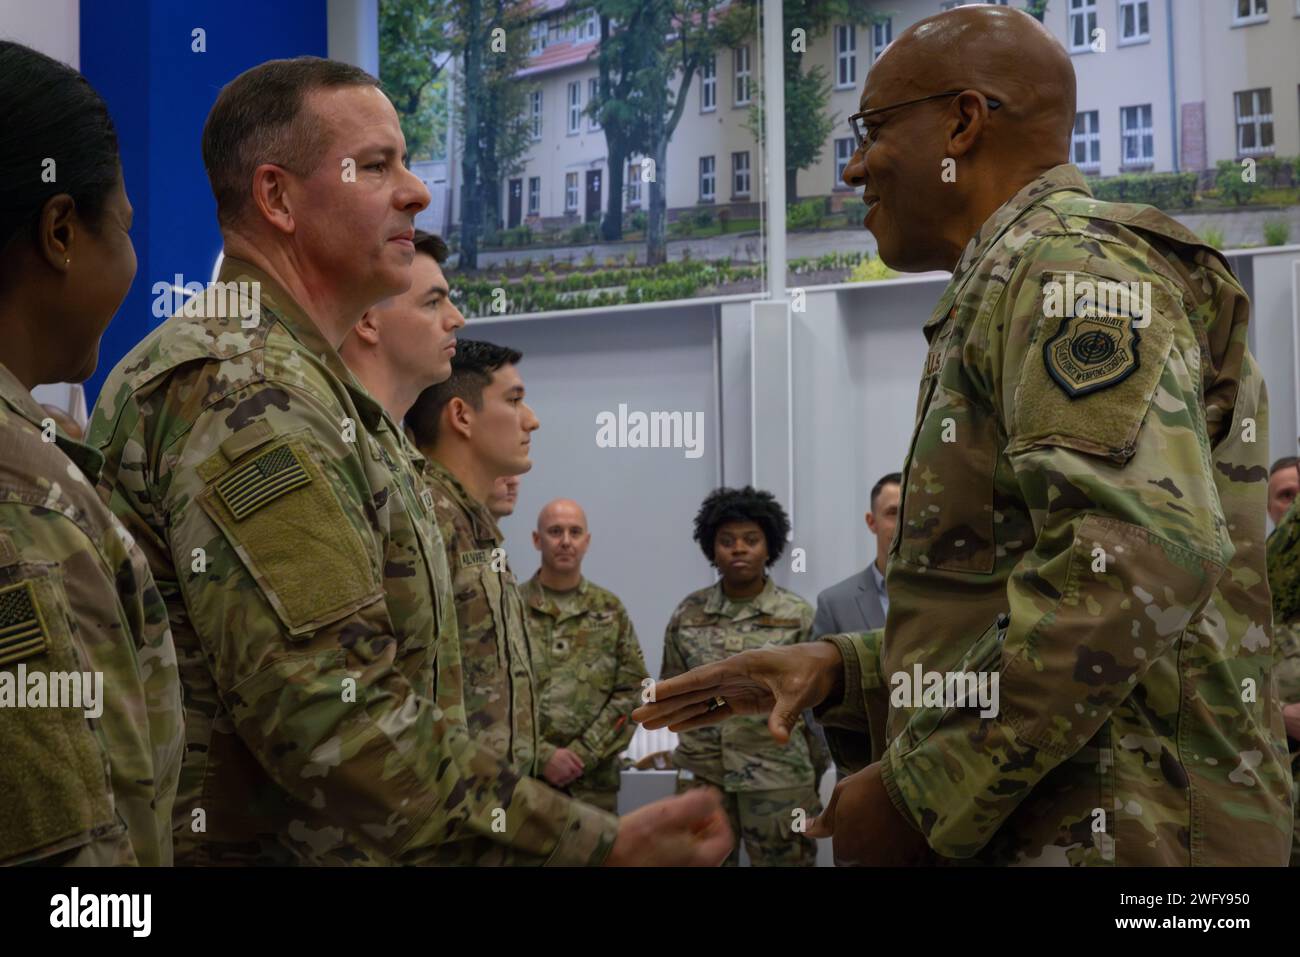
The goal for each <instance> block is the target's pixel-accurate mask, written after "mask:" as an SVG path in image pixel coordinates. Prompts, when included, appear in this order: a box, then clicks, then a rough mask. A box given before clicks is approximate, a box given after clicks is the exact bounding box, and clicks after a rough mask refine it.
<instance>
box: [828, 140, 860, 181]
mask: <svg viewBox="0 0 1300 957" xmlns="http://www.w3.org/2000/svg"><path fill="white" fill-rule="evenodd" d="M854 151H855V144H854V142H853V137H851V136H846V137H844V138H843V139H838V140H836V141H835V182H833V183H831V188H832V189H834V188H836V187H842V186H843V185H844V170H845V169H846V168H848V165H849V161H850V160H851V159H853V153H854Z"/></svg>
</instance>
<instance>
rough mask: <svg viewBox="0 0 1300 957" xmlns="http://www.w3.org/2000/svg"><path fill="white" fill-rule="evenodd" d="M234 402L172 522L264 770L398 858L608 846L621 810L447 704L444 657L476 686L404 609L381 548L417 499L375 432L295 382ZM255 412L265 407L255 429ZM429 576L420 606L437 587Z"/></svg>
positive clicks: (199, 627)
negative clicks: (477, 845) (575, 788)
mask: <svg viewBox="0 0 1300 957" xmlns="http://www.w3.org/2000/svg"><path fill="white" fill-rule="evenodd" d="M220 408H221V411H216V410H215V409H213V410H210V411H207V412H205V413H202V414H201V415H200V416H199V417H198V419H197V420H196V422H195V424H194V426H193V430H192V434H191V435H190V436H188V437H187V439H186V445H187V448H190V449H203V450H214V451H213V453H212V455H211V456H209V457H208V458H206V459H204V460H203V461H202V462H198V463H193V462H182V463H181V464H180V466H179V467H177V468H175V469H174V471H172V472H170V474H168V475H167V476H165V482H166V505H167V509H168V512H169V514H170V525H169V529H168V537H169V544H170V549H171V553H172V561H173V563H174V565H175V567H176V568H177V570H178V577H179V578H180V584H181V588H182V590H183V593H184V600H185V605H186V607H187V609H188V612H189V618H190V621H191V623H192V625H193V627H194V629H195V631H196V633H197V636H198V640H199V642H200V644H201V646H202V649H203V651H204V653H205V655H206V657H207V660H208V662H209V667H210V669H211V672H212V675H213V678H214V680H215V683H216V686H217V690H218V693H219V694H220V696H221V699H222V701H223V702H224V703H225V704H226V705H227V707H228V708H229V710H230V714H231V717H232V719H233V721H234V725H235V731H236V733H237V734H238V735H239V737H240V739H241V740H242V742H243V743H244V744H245V746H246V747H247V748H248V750H249V752H250V753H251V754H252V756H253V757H254V759H256V760H257V762H258V763H259V764H260V765H261V766H262V768H263V769H264V771H265V772H266V773H267V774H268V775H269V776H270V777H271V778H272V779H273V780H274V781H275V782H276V783H277V784H278V785H279V786H280V787H281V788H283V789H284V790H285V791H286V792H288V793H289V794H291V795H293V796H294V797H295V798H296V799H297V800H298V801H300V802H302V803H304V804H307V805H309V806H311V807H315V808H326V809H328V814H329V817H330V818H331V819H332V820H335V821H337V822H338V823H339V825H340V827H342V828H345V829H346V833H347V834H348V835H349V838H347V839H348V840H351V839H355V838H353V837H351V836H352V835H357V836H363V838H364V839H365V840H368V841H369V842H371V844H372V845H373V847H374V848H375V850H376V851H377V852H378V853H379V854H380V855H382V856H383V857H384V858H387V859H388V860H390V861H392V862H398V863H406V864H420V863H428V862H431V861H437V860H439V856H438V855H439V850H440V848H441V847H442V846H443V845H445V844H450V843H453V842H457V841H470V840H472V839H477V838H481V839H486V840H488V841H491V842H495V843H497V844H506V845H509V846H510V848H511V849H512V852H513V853H514V854H516V855H517V857H516V862H519V863H534V862H535V863H543V862H545V863H557V864H594V863H599V862H601V861H603V860H604V858H605V857H606V856H607V855H608V853H609V851H610V848H611V847H612V843H613V839H614V836H615V834H616V832H617V826H618V824H617V819H616V818H615V817H613V815H608V814H604V813H603V812H599V811H597V810H596V809H594V808H585V807H584V806H582V805H580V804H579V803H578V802H576V801H573V800H571V799H569V798H568V797H566V796H565V795H562V794H560V793H559V792H557V791H555V790H553V789H551V788H549V787H547V786H546V785H545V784H543V783H542V782H539V781H536V780H533V779H529V778H520V777H518V776H517V775H515V774H514V773H513V772H512V771H511V770H510V769H509V768H508V767H507V766H506V765H504V763H503V762H502V761H501V760H500V759H498V758H497V757H496V756H495V755H493V754H491V753H490V752H489V751H487V750H486V749H485V748H483V747H481V746H480V745H478V744H477V743H476V742H475V741H474V740H473V739H472V738H471V737H470V735H469V733H468V730H467V727H466V723H465V722H466V718H465V714H464V708H463V699H462V701H461V702H460V703H459V704H455V705H452V704H447V705H446V706H447V708H450V710H444V708H443V707H439V702H438V701H437V700H435V697H434V688H433V681H432V680H431V677H432V673H431V668H432V665H433V661H434V659H435V656H436V661H437V669H438V674H439V677H440V679H441V682H440V683H445V682H446V681H449V680H453V679H452V677H451V673H452V671H453V670H454V672H455V675H454V680H457V681H458V680H459V669H460V660H459V653H458V648H459V640H458V637H457V636H456V635H455V634H454V633H453V634H451V635H450V636H448V635H445V634H444V635H439V634H438V633H437V629H434V628H423V629H411V630H408V628H407V625H408V623H407V622H405V621H393V620H392V618H391V616H390V610H391V609H392V608H398V607H401V604H400V598H401V596H400V595H396V594H389V595H388V596H386V595H385V591H384V580H385V579H384V567H385V563H386V562H388V561H390V560H393V559H394V556H389V555H383V554H379V553H378V551H379V550H378V548H377V547H376V545H377V542H379V541H381V539H379V538H377V536H376V535H375V533H374V531H373V527H372V523H373V522H375V521H376V517H375V516H376V513H377V510H378V509H380V508H383V507H384V506H385V504H386V505H387V509H388V514H389V516H390V519H391V518H392V516H393V515H394V514H395V513H396V512H397V511H398V510H400V509H402V504H401V501H400V498H399V497H398V492H397V489H396V488H395V487H394V488H390V489H389V491H390V493H391V495H392V496H393V498H394V499H395V501H393V502H389V503H384V502H380V501H378V500H376V501H372V500H371V499H370V495H369V491H368V489H369V483H368V480H367V478H366V476H365V474H364V471H363V464H362V456H365V455H367V454H372V452H373V449H372V448H371V447H370V446H369V445H368V441H369V437H368V436H367V435H366V433H364V432H363V431H362V430H361V428H360V426H359V425H358V426H354V428H355V432H354V433H352V434H351V435H349V433H348V431H347V430H346V426H347V423H346V422H340V421H338V415H337V414H335V410H331V409H328V408H326V407H325V406H324V405H323V404H322V403H321V402H320V401H319V400H317V399H316V398H315V397H314V396H312V395H311V394H309V393H306V392H303V391H299V390H297V389H294V388H291V387H287V386H278V385H277V386H274V387H272V386H270V385H265V386H261V387H259V388H256V389H253V390H248V391H245V392H242V393H239V394H238V395H236V396H233V397H231V398H230V399H229V400H227V401H225V402H223V403H222V405H221V407H220ZM231 409H233V410H234V411H233V412H232V411H230V410H231ZM241 413H243V415H242V416H241ZM250 413H251V414H253V415H256V414H257V413H261V414H262V416H263V417H261V418H258V419H256V420H255V421H254V423H253V424H252V425H249V424H247V418H248V416H249V414H250ZM129 419H130V415H129V414H128V415H125V416H123V417H122V418H120V419H119V423H121V424H119V428H123V427H127V426H128V425H129ZM235 421H240V422H241V425H240V426H239V427H238V428H232V427H231V425H230V423H232V422H235ZM119 441H120V440H119ZM140 446H141V447H142V448H143V447H148V445H147V443H146V442H143V441H142V442H141V443H140ZM216 450H220V451H216ZM375 457H376V458H378V456H377V455H376V456H375ZM429 528H430V529H434V528H436V526H434V525H433V524H432V523H429ZM441 547H442V545H441V542H440V541H437V542H435V543H434V546H433V550H434V552H435V553H437V552H439V551H440V549H441ZM408 560H409V559H408ZM419 564H420V563H419V561H418V557H417V559H416V565H417V568H418V567H419ZM440 573H441V574H447V572H446V568H445V565H444V567H443V568H442V570H441V572H440ZM415 574H416V575H419V574H421V572H419V571H417V572H416V573H415ZM412 581H413V582H416V584H413V585H412V586H411V588H412V589H413V590H412V592H411V595H410V596H408V597H409V598H410V601H411V602H412V603H415V604H418V603H420V602H425V601H427V597H424V596H423V593H422V591H421V589H420V588H419V586H418V578H413V579H412ZM399 587H400V582H399ZM443 594H444V595H447V596H449V595H450V588H449V587H446V588H444V589H443ZM386 599H387V600H386ZM415 604H408V606H407V607H415ZM453 620H454V619H453ZM314 839H316V840H323V839H326V836H325V835H317V836H316V837H315V838H314ZM336 839H337V838H336Z"/></svg>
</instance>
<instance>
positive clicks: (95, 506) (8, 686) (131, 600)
mask: <svg viewBox="0 0 1300 957" xmlns="http://www.w3.org/2000/svg"><path fill="white" fill-rule="evenodd" d="M45 418H46V416H45V412H44V411H43V410H42V409H41V408H40V406H38V405H37V404H36V402H35V400H34V399H33V398H32V396H31V393H29V392H28V391H27V389H26V388H24V387H23V385H22V383H20V382H19V381H18V380H17V379H16V378H15V377H14V376H13V374H12V373H10V372H9V370H8V369H6V368H5V367H4V366H3V365H0V863H4V864H20V863H24V862H28V861H42V862H45V863H55V862H57V863H62V864H75V865H95V866H106V865H120V864H144V865H154V866H157V865H170V864H171V863H172V836H171V813H172V803H173V801H174V800H175V798H176V782H177V778H178V777H179V775H180V768H181V756H182V754H183V753H184V745H185V732H184V728H183V727H182V711H181V685H180V679H179V678H178V677H177V673H176V649H175V648H174V647H173V645H172V636H171V631H170V630H169V629H168V627H167V609H166V608H165V607H164V605H163V601H162V597H161V596H160V595H159V594H158V589H157V588H156V587H155V585H154V581H153V576H151V575H150V574H149V566H148V563H147V562H146V561H145V558H144V556H143V555H142V554H141V553H140V550H139V549H138V548H136V547H135V543H134V542H133V541H132V540H131V536H130V534H128V533H127V531H126V529H125V528H123V527H122V523H121V522H119V521H118V520H117V519H116V518H114V517H113V515H112V513H111V512H109V510H108V509H107V508H105V507H104V504H103V502H101V501H100V500H99V497H98V496H97V495H96V493H95V482H96V481H97V480H98V478H99V469H100V466H101V465H102V460H101V458H100V456H99V453H98V452H96V451H95V450H94V449H90V448H87V447H86V446H84V445H80V444H79V443H77V442H74V441H72V440H71V439H69V438H67V437H66V436H64V435H59V434H56V433H54V432H52V431H51V432H46V433H45V434H46V435H50V436H51V438H52V439H53V441H50V442H47V441H44V436H43V434H42V432H43V429H44V425H43V422H44V421H45ZM52 428H53V426H52V425H51V429H52ZM73 674H76V675H77V676H78V678H77V681H78V682H79V683H83V684H84V682H85V677H84V676H85V675H87V674H90V675H95V674H98V675H102V686H101V687H100V689H99V698H98V700H97V701H95V702H94V703H93V704H92V703H91V702H89V701H87V700H86V698H85V694H86V690H89V691H91V693H92V694H93V693H94V687H93V686H92V687H91V688H89V689H85V690H83V691H82V699H81V702H80V703H81V704H82V705H89V706H90V707H89V709H88V708H87V707H60V708H56V707H52V706H51V705H52V704H54V703H55V701H54V698H53V697H52V695H53V693H54V691H55V689H56V687H59V688H63V689H69V688H71V689H75V688H76V687H77V685H76V684H69V683H67V682H69V681H70V679H71V677H72V675H73ZM38 676H39V677H38ZM91 681H92V682H93V681H94V678H93V677H92V678H91ZM20 685H21V686H22V687H21V692H20V688H19V686H20ZM37 688H44V689H45V697H44V699H43V702H42V703H41V704H40V705H37V706H34V704H33V702H34V700H39V699H34V697H33V696H32V694H33V693H35V692H36V690H37ZM20 693H21V695H22V699H23V700H20V698H19V694H20ZM65 700H66V699H64V698H63V696H62V694H60V696H59V701H60V702H62V701H65ZM100 709H102V712H101V713H100V714H99V715H98V716H97V717H90V716H88V715H87V714H86V711H87V710H91V711H92V712H93V711H94V710H100Z"/></svg>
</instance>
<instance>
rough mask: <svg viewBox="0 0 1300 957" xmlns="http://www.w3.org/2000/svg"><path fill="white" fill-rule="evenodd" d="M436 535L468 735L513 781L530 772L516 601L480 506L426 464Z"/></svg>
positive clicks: (532, 740)
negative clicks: (451, 600)
mask: <svg viewBox="0 0 1300 957" xmlns="http://www.w3.org/2000/svg"><path fill="white" fill-rule="evenodd" d="M425 479H426V481H428V483H429V488H430V489H432V491H433V510H434V515H435V516H436V517H437V521H438V530H439V531H440V532H441V533H442V540H443V543H444V544H445V545H446V547H447V564H448V566H449V567H450V568H451V575H452V592H453V594H454V595H455V599H456V621H457V622H458V624H459V625H460V650H461V670H462V674H463V676H464V682H465V716H466V719H467V720H468V723H469V731H470V734H471V735H473V737H474V739H475V740H477V741H478V742H480V743H481V744H483V745H485V746H487V747H489V748H491V749H492V751H493V752H494V753H496V754H497V755H498V756H499V757H501V758H503V759H504V760H506V761H507V762H508V763H509V764H510V765H511V767H513V768H514V769H515V771H516V772H517V773H518V774H520V775H525V776H528V775H535V774H536V773H537V768H536V766H535V765H536V758H537V707H536V700H537V699H536V697H535V695H534V688H533V675H532V665H531V662H530V661H529V651H528V635H527V632H526V631H525V630H524V629H525V623H524V622H525V613H524V603H523V599H522V598H521V597H520V595H519V589H518V587H517V585H516V584H515V576H514V573H513V572H511V571H510V566H509V564H508V563H507V562H506V555H505V549H504V548H503V547H502V546H503V543H504V541H505V538H504V536H502V534H501V530H500V529H499V528H498V527H497V523H496V520H495V519H493V518H492V514H491V513H490V512H489V511H488V510H487V508H486V507H485V506H484V505H483V504H482V503H481V502H478V501H475V499H474V498H473V496H471V495H470V494H469V493H468V492H467V491H465V487H464V486H463V485H461V484H460V482H459V481H457V479H456V477H455V476H454V475H452V474H451V472H450V471H448V470H447V467H446V466H445V465H443V464H442V463H441V462H439V461H438V460H437V459H432V458H431V459H429V460H428V463H427V468H426V472H425Z"/></svg>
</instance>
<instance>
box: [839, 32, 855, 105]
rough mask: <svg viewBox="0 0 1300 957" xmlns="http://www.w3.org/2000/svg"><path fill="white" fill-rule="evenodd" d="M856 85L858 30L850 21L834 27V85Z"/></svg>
mask: <svg viewBox="0 0 1300 957" xmlns="http://www.w3.org/2000/svg"><path fill="white" fill-rule="evenodd" d="M857 85H858V30H857V27H855V26H854V25H853V24H851V23H847V24H840V25H838V26H836V27H835V86H836V88H837V89H842V88H844V87H846V86H857Z"/></svg>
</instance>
